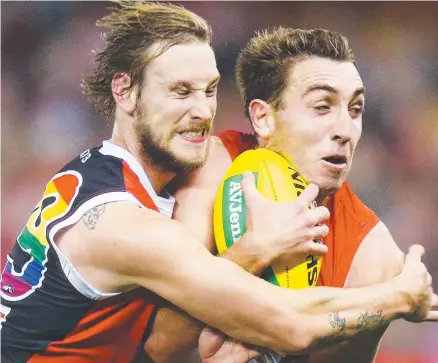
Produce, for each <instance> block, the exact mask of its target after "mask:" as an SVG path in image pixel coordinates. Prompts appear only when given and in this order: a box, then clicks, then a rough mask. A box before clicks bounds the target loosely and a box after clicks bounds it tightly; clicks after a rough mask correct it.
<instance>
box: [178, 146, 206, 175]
mask: <svg viewBox="0 0 438 363" xmlns="http://www.w3.org/2000/svg"><path fill="white" fill-rule="evenodd" d="M173 154H174V155H175V158H176V159H177V160H178V164H180V165H181V166H183V168H184V169H185V170H189V171H191V170H196V169H199V168H200V167H202V166H203V165H204V164H205V161H206V160H207V150H206V149H203V150H179V151H177V152H174V153H173Z"/></svg>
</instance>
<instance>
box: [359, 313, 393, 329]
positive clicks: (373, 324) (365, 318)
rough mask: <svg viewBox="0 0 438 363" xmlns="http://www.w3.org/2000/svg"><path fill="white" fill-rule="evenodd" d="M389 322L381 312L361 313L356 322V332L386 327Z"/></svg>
mask: <svg viewBox="0 0 438 363" xmlns="http://www.w3.org/2000/svg"><path fill="white" fill-rule="evenodd" d="M388 324H389V321H388V320H387V319H386V318H385V317H384V316H383V311H382V310H379V311H377V313H375V314H373V313H368V312H365V313H362V314H360V316H359V319H358V320H357V330H362V329H375V328H379V327H383V326H385V325H388Z"/></svg>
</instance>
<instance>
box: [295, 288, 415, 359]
mask: <svg viewBox="0 0 438 363" xmlns="http://www.w3.org/2000/svg"><path fill="white" fill-rule="evenodd" d="M391 290H392V287H391V285H387V284H376V285H374V286H371V287H366V288H358V289H342V290H341V289H334V288H324V287H318V288H315V289H309V290H306V295H307V296H306V298H305V299H302V300H301V302H302V303H303V305H302V306H301V307H298V306H297V307H296V308H297V311H298V312H302V314H303V318H302V319H301V320H300V323H301V324H302V325H301V327H302V329H303V335H304V336H307V340H306V341H304V342H303V347H305V349H303V351H301V353H309V352H312V351H317V350H320V349H323V348H326V347H330V346H334V345H336V344H338V343H340V342H342V341H346V340H349V339H351V338H353V339H356V338H357V339H359V338H360V339H364V337H366V336H367V335H368V336H370V337H372V336H374V337H375V336H376V335H377V336H378V338H377V339H374V341H373V342H374V346H375V347H377V345H378V342H379V340H380V336H381V334H383V331H384V330H385V329H386V327H387V325H388V324H389V322H390V321H392V320H394V319H396V318H398V317H401V316H402V315H403V314H404V313H406V312H408V311H409V307H408V306H407V304H405V302H404V299H403V297H402V296H401V294H400V293H394V292H393V291H391ZM332 293H333V294H334V295H332V296H330V294H332ZM312 295H313V296H312ZM335 295H336V296H335ZM342 295H343V296H342ZM324 297H325V298H326V300H324ZM305 303H307V305H304V304H305ZM304 315H305V317H304Z"/></svg>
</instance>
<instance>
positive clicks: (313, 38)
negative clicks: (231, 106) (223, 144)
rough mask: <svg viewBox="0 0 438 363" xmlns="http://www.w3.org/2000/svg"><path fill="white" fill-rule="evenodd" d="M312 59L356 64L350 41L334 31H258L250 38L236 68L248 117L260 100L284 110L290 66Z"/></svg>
mask: <svg viewBox="0 0 438 363" xmlns="http://www.w3.org/2000/svg"><path fill="white" fill-rule="evenodd" d="M308 56H318V57H323V58H329V59H333V60H338V61H349V62H352V63H354V62H355V58H354V54H353V51H352V50H351V48H350V47H349V45H348V39H347V38H346V37H344V36H343V35H341V34H339V33H336V32H333V31H330V30H325V29H309V30H302V29H291V28H284V27H277V28H274V29H273V30H272V31H269V30H264V31H261V32H258V33H257V34H256V36H254V37H253V38H252V39H250V41H249V42H248V43H247V45H246V47H245V48H244V49H243V50H242V51H241V52H240V54H239V56H238V58H237V65H236V81H237V85H238V87H239V89H240V92H241V94H242V96H243V98H244V101H245V115H246V116H248V117H249V104H250V103H251V101H252V100H253V99H256V98H258V99H261V100H264V101H266V102H268V103H270V104H272V105H273V106H274V107H275V109H277V110H278V109H280V108H281V107H282V102H281V101H282V95H283V91H284V90H285V89H286V87H287V79H288V77H287V76H288V74H289V71H290V68H291V67H290V64H291V63H292V64H293V63H294V62H296V61H298V60H300V59H303V58H305V57H308Z"/></svg>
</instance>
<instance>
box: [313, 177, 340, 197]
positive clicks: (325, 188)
mask: <svg viewBox="0 0 438 363" xmlns="http://www.w3.org/2000/svg"><path fill="white" fill-rule="evenodd" d="M345 179H346V178H345V177H342V176H339V177H333V176H330V177H328V176H323V177H320V178H317V180H315V181H314V183H315V184H316V185H318V187H319V193H320V196H323V197H326V196H329V195H332V194H334V193H336V192H337V191H338V190H339V189H340V188H341V186H342V184H343V183H344V181H345Z"/></svg>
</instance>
